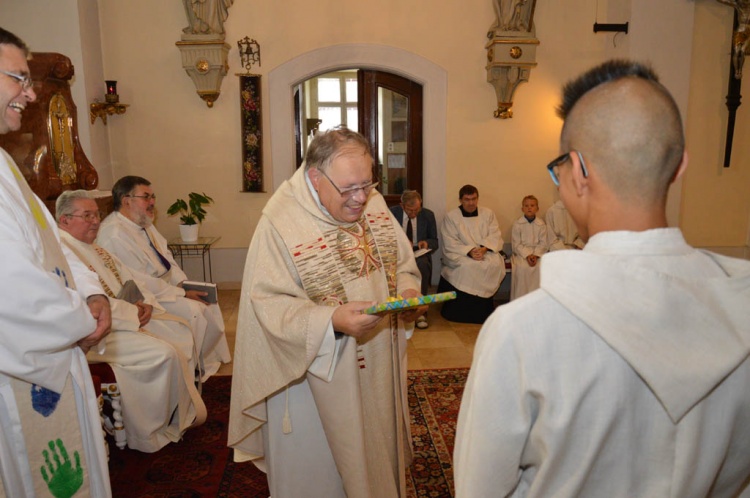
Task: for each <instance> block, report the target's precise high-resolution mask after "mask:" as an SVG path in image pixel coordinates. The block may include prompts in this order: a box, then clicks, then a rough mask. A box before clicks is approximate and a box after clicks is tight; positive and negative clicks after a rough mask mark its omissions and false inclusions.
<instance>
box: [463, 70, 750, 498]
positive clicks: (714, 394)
mask: <svg viewBox="0 0 750 498" xmlns="http://www.w3.org/2000/svg"><path fill="white" fill-rule="evenodd" d="M559 111H560V112H559V114H560V116H561V117H562V118H563V119H564V120H565V121H564V124H563V130H562V136H561V139H560V152H561V153H562V155H561V156H560V157H558V158H557V159H555V160H554V161H552V162H551V163H550V164H549V165H548V166H547V168H548V170H549V172H550V176H551V177H552V180H553V181H554V183H555V185H557V186H558V189H559V192H560V198H561V199H562V201H563V204H565V207H566V208H567V209H568V211H569V212H570V214H571V216H572V217H573V220H574V221H575V223H576V225H577V226H578V232H579V234H580V235H581V237H582V238H583V240H584V241H587V244H586V246H585V247H584V249H583V250H580V251H557V252H553V253H550V254H547V255H545V256H544V264H543V265H542V267H541V287H540V288H539V289H537V290H535V291H534V292H531V293H529V294H527V295H526V296H523V297H522V298H520V299H518V300H516V301H513V302H511V303H509V304H508V305H506V306H502V307H500V308H498V309H497V310H496V311H495V313H494V314H493V315H492V316H491V317H490V318H489V319H488V320H487V322H486V323H485V325H484V327H483V328H482V330H481V332H480V334H479V338H478V340H477V343H476V347H475V356H474V361H473V364H472V367H471V373H470V375H469V379H468V381H467V384H466V388H465V391H464V396H463V399H462V402H461V411H460V414H459V419H458V429H457V436H456V446H455V451H454V462H455V475H456V496H460V497H464V498H465V497H486V496H524V497H540V496H556V497H602V496H606V497H634V496H663V497H667V496H671V497H681V498H682V497H704V496H718V497H736V496H745V495H746V493H748V492H750V490H749V489H748V483H749V482H750V452H748V451H747V448H748V445H749V444H750V390H748V385H750V359H748V353H749V352H750V327H748V324H750V306H748V303H750V262H748V261H745V260H738V259H732V258H727V257H723V256H720V255H717V254H713V253H710V252H707V251H701V250H697V249H694V248H693V247H691V246H689V245H688V244H687V243H686V242H685V239H684V238H683V236H682V233H681V232H680V230H679V229H677V228H669V227H668V226H667V217H666V209H665V206H666V200H667V191H668V189H669V186H670V184H671V183H672V182H674V180H675V179H676V178H678V177H679V176H680V175H681V174H682V173H683V172H684V170H685V168H686V166H687V154H686V153H685V151H684V138H683V131H682V122H681V119H680V113H679V110H678V108H677V105H676V104H675V102H674V100H673V99H672V97H671V95H670V94H669V92H668V91H667V90H666V88H664V86H662V85H661V84H660V83H659V82H658V80H657V78H656V76H655V74H654V72H653V71H652V70H651V69H649V68H648V67H646V66H644V65H642V64H638V63H633V62H629V61H610V62H607V63H605V64H602V65H601V66H599V67H596V68H594V69H592V70H591V71H589V72H587V73H586V74H584V75H583V76H581V77H580V78H579V79H577V80H575V81H574V82H572V83H570V84H568V85H566V87H565V88H564V97H563V104H562V106H561V107H560V110H559Z"/></svg>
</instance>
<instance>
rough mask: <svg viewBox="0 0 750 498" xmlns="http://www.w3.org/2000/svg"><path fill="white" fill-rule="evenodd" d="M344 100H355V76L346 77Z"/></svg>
mask: <svg viewBox="0 0 750 498" xmlns="http://www.w3.org/2000/svg"><path fill="white" fill-rule="evenodd" d="M346 101H347V102H356V101H357V79H356V78H347V79H346Z"/></svg>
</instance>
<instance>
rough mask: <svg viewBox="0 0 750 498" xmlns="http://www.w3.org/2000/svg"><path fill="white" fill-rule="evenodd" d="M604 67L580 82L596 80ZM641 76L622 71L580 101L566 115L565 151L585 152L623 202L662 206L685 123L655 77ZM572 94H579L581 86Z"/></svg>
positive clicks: (677, 159)
mask: <svg viewBox="0 0 750 498" xmlns="http://www.w3.org/2000/svg"><path fill="white" fill-rule="evenodd" d="M617 63H619V64H631V63H625V62H624V61H617ZM607 64H609V65H611V64H613V62H610V63H607ZM634 65H635V66H637V67H639V68H642V67H643V66H642V65H640V64H634ZM602 67H603V66H600V68H595V69H594V70H592V71H590V72H589V73H587V74H585V75H584V76H582V77H581V78H579V80H582V79H584V78H588V80H589V81H591V80H593V79H595V77H594V76H592V73H594V72H595V71H596V70H597V69H601V68H602ZM607 69H611V68H607ZM608 72H609V73H611V71H608ZM641 72H642V71H640V70H638V71H635V70H634V71H632V72H630V73H628V72H627V71H625V70H623V71H622V73H623V75H621V76H619V77H616V78H610V79H606V80H603V81H602V82H600V83H598V84H596V85H594V86H593V87H591V88H589V89H588V90H587V91H585V92H583V93H581V94H580V95H577V96H576V97H575V101H574V103H573V104H572V105H571V106H570V108H569V109H567V111H566V114H565V116H566V117H565V123H564V125H563V132H562V137H561V149H562V150H563V151H568V150H577V151H579V152H581V153H582V154H583V156H584V159H586V158H588V162H590V163H591V164H592V165H593V166H594V168H596V170H597V172H598V173H599V174H600V175H601V178H602V180H603V181H604V182H605V183H606V184H607V186H608V187H609V188H610V189H611V190H612V192H613V193H615V194H616V195H617V196H618V197H620V198H621V199H622V200H627V201H641V202H647V203H662V204H663V203H664V202H665V199H666V195H667V191H668V189H669V185H670V183H671V182H672V180H673V179H674V176H675V173H676V171H677V168H678V167H679V165H680V162H681V160H682V155H683V151H684V148H685V139H684V135H683V130H682V120H681V118H680V112H679V109H678V108H677V104H676V103H675V101H674V99H673V98H672V96H671V95H670V94H669V92H668V91H667V90H666V89H665V88H664V87H663V86H662V85H661V84H660V83H659V82H658V80H657V79H656V76H655V75H654V73H653V72H652V71H650V70H648V72H647V73H644V74H647V77H643V76H641V74H640V73H641ZM579 80H577V81H579ZM569 88H574V89H576V91H579V92H580V88H581V85H576V84H575V82H573V83H570V84H568V85H566V90H567V89H569ZM571 99H572V97H571ZM563 101H564V102H567V101H568V99H566V98H564V99H563ZM561 107H562V106H561ZM587 164H588V163H587Z"/></svg>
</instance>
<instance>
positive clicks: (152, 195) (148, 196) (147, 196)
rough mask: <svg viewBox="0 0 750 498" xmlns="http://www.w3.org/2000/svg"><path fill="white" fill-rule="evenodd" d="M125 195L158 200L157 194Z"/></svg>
mask: <svg viewBox="0 0 750 498" xmlns="http://www.w3.org/2000/svg"><path fill="white" fill-rule="evenodd" d="M123 197H137V198H139V199H143V200H145V201H155V200H156V194H144V195H125V196H123Z"/></svg>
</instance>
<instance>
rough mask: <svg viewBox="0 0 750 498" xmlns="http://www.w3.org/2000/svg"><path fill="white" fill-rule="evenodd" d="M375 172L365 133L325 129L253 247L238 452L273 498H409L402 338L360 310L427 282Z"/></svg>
mask: <svg viewBox="0 0 750 498" xmlns="http://www.w3.org/2000/svg"><path fill="white" fill-rule="evenodd" d="M372 172H373V158H372V155H371V152H370V146H369V144H368V143H367V141H366V140H365V138H364V137H362V136H361V135H359V134H358V133H355V132H352V131H350V130H348V129H346V128H334V129H332V130H329V131H327V132H324V133H321V134H319V135H317V136H316V138H315V139H314V140H313V141H312V143H311V144H310V147H309V149H308V152H307V156H306V158H305V165H304V167H302V168H300V169H299V170H297V173H296V174H295V175H294V176H293V177H292V178H291V179H290V180H288V181H287V182H285V183H284V184H283V185H282V186H281V187H280V188H279V189H278V190H277V191H276V193H275V194H274V195H273V197H272V198H271V199H270V201H269V202H268V204H267V205H266V207H265V208H264V209H263V216H262V217H261V219H260V221H259V222H258V227H257V228H256V230H255V234H254V236H253V240H252V242H251V244H250V249H249V251H248V256H247V262H246V264H245V276H244V280H243V284H242V296H243V298H242V300H241V301H240V310H239V317H238V324H237V343H236V344H237V345H236V349H235V361H234V379H233V382H232V405H231V410H230V415H229V445H230V446H231V447H233V448H234V451H235V453H234V455H235V460H238V461H243V460H253V461H254V462H255V463H256V465H257V466H258V467H259V468H260V469H262V470H265V471H266V472H267V473H268V481H269V487H270V491H271V495H272V496H274V497H275V498H285V497H296V496H325V497H333V498H337V497H341V498H343V497H346V496H388V497H398V496H405V494H404V493H405V481H404V478H405V467H406V466H408V464H409V461H410V458H411V450H410V447H411V441H410V435H409V414H408V407H407V405H406V403H405V401H406V398H405V395H406V394H405V391H404V389H405V387H406V385H405V384H406V383H405V374H406V364H405V354H406V339H405V334H404V331H403V328H402V327H400V326H399V320H398V318H397V316H396V315H387V316H378V315H373V314H366V313H363V310H364V309H366V308H368V307H370V306H372V305H373V304H375V303H377V302H383V301H387V300H388V299H389V298H395V297H396V296H398V295H401V296H403V297H406V298H408V297H413V296H418V295H419V292H418V289H419V288H420V274H419V270H418V269H417V265H416V263H415V262H414V253H413V251H412V244H411V242H410V241H409V240H407V238H406V235H405V234H404V231H403V230H402V229H401V227H400V226H399V225H398V223H397V222H396V221H395V220H394V219H393V217H392V216H391V215H390V213H389V211H388V207H387V206H386V204H385V201H384V199H383V197H382V196H381V195H380V193H379V192H378V191H377V190H375V186H376V185H377V184H376V183H375V182H374V181H373V178H372ZM425 308H426V307H420V308H417V309H416V310H412V311H410V312H404V313H403V314H402V315H401V318H402V319H403V321H404V322H413V321H414V320H415V319H416V318H417V316H419V315H421V314H422V313H424V311H426V309H425Z"/></svg>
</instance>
